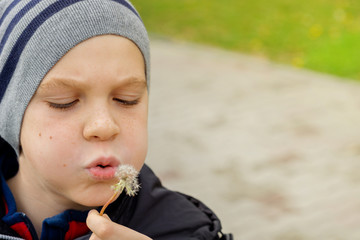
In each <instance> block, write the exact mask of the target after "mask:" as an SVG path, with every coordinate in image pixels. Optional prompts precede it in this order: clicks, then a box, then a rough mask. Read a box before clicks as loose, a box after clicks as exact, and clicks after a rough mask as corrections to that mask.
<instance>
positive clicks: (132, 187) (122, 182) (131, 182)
mask: <svg viewBox="0 0 360 240" xmlns="http://www.w3.org/2000/svg"><path fill="white" fill-rule="evenodd" d="M138 175H139V172H138V171H136V169H135V168H134V167H133V166H131V165H120V166H119V167H118V169H117V170H116V174H115V176H116V177H117V178H118V179H119V181H118V182H117V183H116V184H115V185H113V186H112V189H113V190H114V191H115V192H119V193H121V192H122V191H123V190H124V189H125V191H126V194H127V195H128V196H134V195H135V194H136V193H137V192H138V191H139V188H140V185H139V183H138V178H137V176H138Z"/></svg>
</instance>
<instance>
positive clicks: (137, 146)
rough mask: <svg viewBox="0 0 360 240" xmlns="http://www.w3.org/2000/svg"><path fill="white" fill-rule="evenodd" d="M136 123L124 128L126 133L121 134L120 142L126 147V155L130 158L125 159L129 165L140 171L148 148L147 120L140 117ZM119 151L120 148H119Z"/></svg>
mask: <svg viewBox="0 0 360 240" xmlns="http://www.w3.org/2000/svg"><path fill="white" fill-rule="evenodd" d="M133 119H136V121H133V122H132V123H131V124H130V125H128V126H127V127H126V130H123V131H127V132H126V133H125V132H123V134H122V137H124V136H126V138H123V139H122V140H123V141H121V142H122V143H123V144H124V145H127V148H126V149H127V153H126V155H128V156H130V157H129V158H126V159H128V160H129V162H126V163H127V164H131V165H133V166H134V167H135V169H136V170H138V171H139V170H140V169H141V167H142V166H143V164H144V162H145V158H146V155H147V148H148V130H147V118H146V116H141V117H137V118H133ZM120 149H121V147H120Z"/></svg>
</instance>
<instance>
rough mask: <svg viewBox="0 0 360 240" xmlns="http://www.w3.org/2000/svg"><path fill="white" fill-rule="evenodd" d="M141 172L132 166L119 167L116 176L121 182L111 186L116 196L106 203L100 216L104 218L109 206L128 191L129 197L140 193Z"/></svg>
mask: <svg viewBox="0 0 360 240" xmlns="http://www.w3.org/2000/svg"><path fill="white" fill-rule="evenodd" d="M138 174H139V172H138V171H136V170H135V168H134V167H133V166H131V165H121V166H119V167H118V169H117V171H116V174H115V176H116V177H117V178H118V179H119V181H118V182H117V183H116V184H114V185H113V186H111V188H112V189H113V190H114V194H113V195H112V196H111V198H110V199H109V200H108V201H107V202H106V203H105V205H104V206H103V207H102V209H101V211H100V216H102V215H103V214H104V212H105V209H106V208H107V206H109V204H110V203H112V202H113V201H114V200H115V199H116V198H117V197H119V196H120V194H121V193H122V192H123V191H124V189H125V191H126V194H127V195H128V196H131V197H132V196H135V194H136V193H137V192H138V191H139V188H140V185H139V183H138V179H137V176H138Z"/></svg>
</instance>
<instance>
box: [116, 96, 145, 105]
mask: <svg viewBox="0 0 360 240" xmlns="http://www.w3.org/2000/svg"><path fill="white" fill-rule="evenodd" d="M114 100H115V101H117V102H119V103H121V104H122V105H125V106H133V105H136V104H138V103H139V99H135V100H131V101H128V100H124V99H119V98H114Z"/></svg>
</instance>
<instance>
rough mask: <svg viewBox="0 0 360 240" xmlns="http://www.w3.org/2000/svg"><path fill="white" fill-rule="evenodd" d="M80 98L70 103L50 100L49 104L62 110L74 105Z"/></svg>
mask: <svg viewBox="0 0 360 240" xmlns="http://www.w3.org/2000/svg"><path fill="white" fill-rule="evenodd" d="M78 101H79V100H78V99H76V100H74V101H72V102H69V103H53V102H49V103H48V104H49V106H50V107H52V108H56V109H60V110H65V109H69V108H71V107H72V106H74V105H75V104H76V103H77V102H78Z"/></svg>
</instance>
